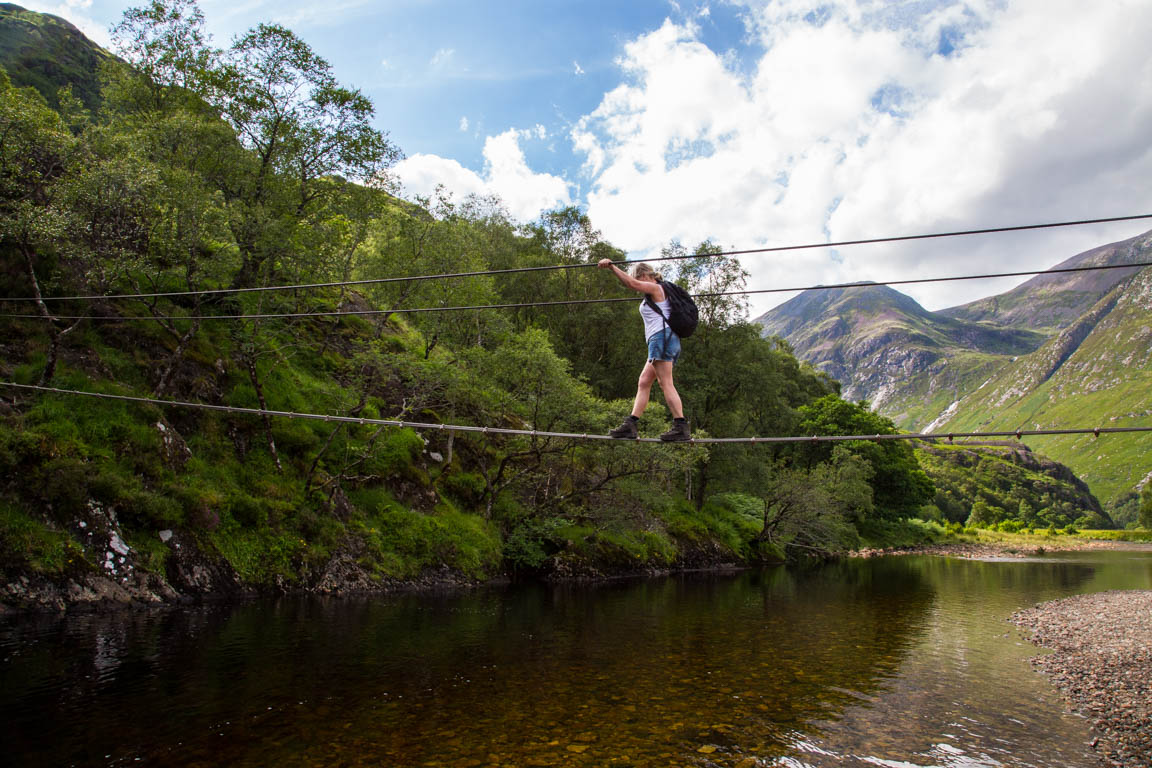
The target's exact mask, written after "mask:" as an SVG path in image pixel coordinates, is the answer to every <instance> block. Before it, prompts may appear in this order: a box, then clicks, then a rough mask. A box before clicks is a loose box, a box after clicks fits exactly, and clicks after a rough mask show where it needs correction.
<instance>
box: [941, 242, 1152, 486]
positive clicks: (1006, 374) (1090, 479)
mask: <svg viewBox="0 0 1152 768" xmlns="http://www.w3.org/2000/svg"><path fill="white" fill-rule="evenodd" d="M1145 237H1147V236H1145ZM1150 424H1152V267H1149V268H1145V269H1143V270H1142V271H1140V272H1139V273H1137V274H1136V275H1132V276H1130V277H1128V278H1125V279H1123V280H1121V281H1120V282H1119V283H1117V284H1116V285H1115V286H1114V287H1113V288H1112V289H1111V290H1110V291H1108V293H1107V294H1106V295H1105V296H1103V297H1102V298H1100V299H1099V300H1098V301H1097V302H1096V303H1095V304H1093V305H1092V306H1091V307H1090V308H1089V309H1088V311H1086V312H1084V313H1083V314H1082V315H1080V316H1079V317H1078V318H1077V319H1076V320H1075V321H1074V322H1072V323H1070V324H1068V325H1067V326H1066V327H1065V328H1064V329H1063V330H1062V331H1060V332H1059V333H1058V334H1056V335H1055V336H1053V337H1052V338H1051V339H1049V340H1048V341H1047V342H1046V343H1045V344H1044V345H1043V346H1041V347H1040V348H1039V349H1037V350H1036V351H1035V352H1033V353H1031V354H1029V355H1023V356H1020V357H1019V358H1017V359H1015V360H1010V361H1008V362H1006V363H1005V364H1004V365H1003V366H1002V367H1001V368H1000V370H998V371H996V372H995V373H994V374H993V375H992V376H990V377H989V378H988V380H987V381H985V382H983V383H982V384H981V385H980V386H978V387H976V388H975V389H974V390H972V391H970V392H968V393H966V394H964V395H963V396H962V397H960V398H958V399H957V400H956V402H954V403H952V404H951V405H950V406H949V407H948V408H947V409H946V410H945V411H944V412H943V413H942V414H941V415H940V416H939V417H938V418H937V419H936V420H935V421H934V422H933V423H932V424H931V425H930V427H932V428H934V429H938V430H954V431H957V432H959V431H985V430H989V431H992V430H1013V429H1053V428H1059V427H1097V426H1099V427H1120V426H1147V425H1150ZM1028 442H1029V444H1030V445H1033V446H1034V447H1037V448H1039V449H1040V450H1041V451H1042V452H1043V453H1044V454H1046V455H1048V456H1051V457H1052V458H1053V459H1056V460H1057V461H1060V462H1062V463H1064V464H1067V465H1068V466H1069V467H1071V468H1072V470H1073V471H1074V472H1076V474H1077V475H1079V476H1080V477H1081V478H1082V479H1084V480H1085V481H1086V482H1087V483H1088V484H1089V485H1090V486H1091V487H1092V489H1093V491H1094V492H1095V493H1096V495H1097V496H1098V497H1100V498H1101V499H1102V500H1104V502H1105V504H1106V505H1108V506H1110V507H1112V508H1116V507H1117V506H1120V505H1123V504H1124V503H1125V501H1127V500H1128V497H1129V496H1130V494H1131V493H1132V492H1133V490H1134V489H1135V488H1137V487H1138V486H1142V485H1143V484H1145V483H1148V482H1152V434H1149V433H1132V434H1124V435H1105V436H1101V437H1099V438H1095V437H1093V436H1092V435H1061V436H1053V437H1036V438H1029V440H1028Z"/></svg>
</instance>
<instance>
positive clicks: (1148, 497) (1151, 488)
mask: <svg viewBox="0 0 1152 768" xmlns="http://www.w3.org/2000/svg"><path fill="white" fill-rule="evenodd" d="M1139 515H1140V516H1139V520H1140V526H1141V527H1142V528H1145V529H1148V530H1152V484H1150V485H1146V486H1144V492H1143V493H1142V494H1140V513H1139Z"/></svg>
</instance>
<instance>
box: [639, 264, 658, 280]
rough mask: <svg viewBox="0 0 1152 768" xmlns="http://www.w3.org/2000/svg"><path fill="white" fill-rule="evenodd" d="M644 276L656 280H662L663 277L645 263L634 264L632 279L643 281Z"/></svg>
mask: <svg viewBox="0 0 1152 768" xmlns="http://www.w3.org/2000/svg"><path fill="white" fill-rule="evenodd" d="M644 275H652V276H653V277H655V278H656V279H657V280H663V279H664V277H663V275H661V274H660V273H659V272H657V271H656V270H655V269H653V268H652V265H651V264H648V263H646V262H643V261H641V262H640V263H639V264H636V265H635V266H634V267H632V277H634V278H636V279H637V280H641V279H643V277H644Z"/></svg>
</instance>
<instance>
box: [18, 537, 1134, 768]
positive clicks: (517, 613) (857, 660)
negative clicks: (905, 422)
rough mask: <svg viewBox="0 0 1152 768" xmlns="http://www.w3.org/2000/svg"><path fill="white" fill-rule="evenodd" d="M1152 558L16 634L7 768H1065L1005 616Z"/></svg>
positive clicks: (207, 611)
mask: <svg viewBox="0 0 1152 768" xmlns="http://www.w3.org/2000/svg"><path fill="white" fill-rule="evenodd" d="M1116 588H1139V589H1150V588H1152V555H1150V554H1149V553H1119V552H1102V553H1084V552H1080V553H1069V554H1067V555H1052V556H1049V557H1046V558H1043V559H1040V561H1036V560H1030V561H1028V562H972V561H963V560H952V559H945V558H934V557H900V558H879V559H873V560H859V561H851V562H846V563H839V564H834V565H831V566H826V567H823V568H819V569H813V570H788V569H783V568H779V569H770V570H765V571H758V572H747V573H739V574H733V575H688V576H679V577H669V578H664V579H646V580H635V581H624V582H615V583H608V584H595V585H563V586H555V587H553V586H539V585H534V586H529V587H517V588H507V589H496V588H493V589H481V590H475V591H471V592H464V593H455V594H447V595H437V594H421V595H404V596H398V597H390V598H376V599H331V600H328V599H290V600H288V599H285V600H276V601H261V602H252V603H245V604H240V605H232V606H215V607H207V608H196V609H183V610H170V611H161V612H149V613H138V614H133V613H121V614H117V615H113V616H107V617H97V616H71V617H67V618H64V619H61V618H56V617H21V618H19V619H8V620H6V621H5V622H3V623H0V744H2V745H3V754H4V756H5V757H4V760H5V763H6V764H8V765H69V764H71V765H140V764H146V765H147V764H151V765H163V766H212V765H237V766H321V765H322V766H445V767H448V766H451V767H452V768H465V767H473V766H475V767H480V766H552V765H572V766H740V768H750V767H751V766H754V765H762V766H787V767H789V768H799V767H800V766H882V767H888V768H893V767H895V768H907V767H909V766H957V767H964V768H968V767H975V766H1053V767H1055V766H1059V767H1060V768H1072V767H1074V766H1088V765H1091V764H1092V760H1091V756H1090V752H1089V751H1088V749H1087V747H1086V746H1085V742H1086V741H1087V740H1088V730H1087V723H1086V722H1085V721H1084V720H1082V719H1081V718H1079V717H1077V716H1075V715H1071V714H1067V713H1065V712H1064V711H1063V706H1062V704H1061V702H1060V700H1059V697H1058V695H1057V694H1056V692H1055V691H1054V690H1053V689H1052V688H1051V687H1050V686H1049V684H1048V683H1047V681H1046V680H1045V679H1044V678H1043V677H1042V676H1040V675H1038V674H1036V673H1035V672H1033V671H1032V670H1031V668H1030V667H1029V665H1028V663H1027V659H1028V658H1029V657H1030V656H1033V655H1036V650H1035V649H1034V648H1033V647H1032V646H1031V645H1030V644H1028V643H1027V642H1026V641H1024V640H1023V639H1022V638H1021V636H1020V635H1019V633H1018V632H1017V631H1016V630H1015V629H1014V628H1013V627H1012V626H1011V625H1010V624H1008V623H1007V621H1006V619H1007V617H1008V615H1009V614H1011V613H1012V611H1014V610H1016V609H1017V608H1020V607H1024V606H1027V605H1031V604H1033V603H1036V602H1039V601H1042V600H1048V599H1052V598H1056V597H1062V596H1066V595H1070V594H1076V593H1081V592H1095V591H1101V590H1105V589H1116Z"/></svg>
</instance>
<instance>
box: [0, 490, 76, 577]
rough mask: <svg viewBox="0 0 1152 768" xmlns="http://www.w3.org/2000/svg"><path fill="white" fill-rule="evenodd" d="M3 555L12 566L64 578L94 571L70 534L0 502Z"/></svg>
mask: <svg viewBox="0 0 1152 768" xmlns="http://www.w3.org/2000/svg"><path fill="white" fill-rule="evenodd" d="M0 553H2V555H3V559H4V562H5V563H6V564H8V565H9V566H12V565H15V566H18V567H19V566H23V567H26V568H27V569H28V570H29V571H32V572H33V573H41V574H46V575H62V574H65V573H68V572H71V571H76V570H82V569H87V568H90V567H92V566H91V564H90V563H89V562H88V561H87V559H86V558H85V553H84V548H83V547H81V546H80V543H79V542H77V541H76V539H74V538H73V537H72V536H71V535H70V534H69V533H67V532H66V531H61V530H57V529H55V528H53V527H50V526H49V525H48V524H46V523H45V522H44V521H42V520H38V519H36V518H35V517H33V516H32V515H29V514H28V513H27V512H24V511H23V510H20V509H18V508H17V507H16V506H14V505H12V504H10V503H8V502H6V501H3V500H0Z"/></svg>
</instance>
